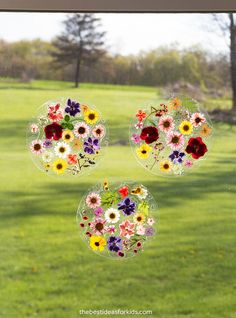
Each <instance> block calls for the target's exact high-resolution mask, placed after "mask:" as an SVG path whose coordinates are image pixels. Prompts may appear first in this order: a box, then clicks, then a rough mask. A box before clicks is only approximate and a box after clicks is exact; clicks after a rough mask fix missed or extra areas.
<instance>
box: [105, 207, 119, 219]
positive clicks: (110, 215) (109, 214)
mask: <svg viewBox="0 0 236 318" xmlns="http://www.w3.org/2000/svg"><path fill="white" fill-rule="evenodd" d="M119 219H120V212H119V211H118V210H117V209H114V208H110V209H108V210H106V212H105V220H106V221H107V222H108V223H116V222H118V221H119Z"/></svg>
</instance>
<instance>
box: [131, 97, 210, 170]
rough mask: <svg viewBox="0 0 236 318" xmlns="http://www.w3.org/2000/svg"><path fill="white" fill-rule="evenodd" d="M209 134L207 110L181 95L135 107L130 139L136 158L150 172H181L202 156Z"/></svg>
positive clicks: (203, 156)
mask: <svg viewBox="0 0 236 318" xmlns="http://www.w3.org/2000/svg"><path fill="white" fill-rule="evenodd" d="M153 104H154V103H153ZM211 134H212V125H211V123H210V121H209V119H208V116H207V114H206V113H205V112H203V111H201V110H200V109H199V107H198V104H197V103H196V102H195V101H194V100H192V99H190V98H187V97H184V96H182V97H174V98H171V99H170V100H169V101H168V102H166V103H165V104H163V103H162V104H159V105H157V106H156V105H155V106H152V105H151V106H150V108H149V110H148V111H147V110H144V109H139V110H137V112H136V114H135V120H134V122H133V124H132V125H131V130H130V140H131V145H132V147H133V149H134V152H135V154H136V157H137V159H138V161H139V162H140V163H141V164H142V165H143V166H144V167H145V168H147V169H148V170H149V171H150V172H152V173H154V174H162V175H183V174H185V173H186V172H187V171H190V170H191V169H192V168H193V167H195V166H197V165H198V163H199V162H200V161H202V159H205V158H206V155H207V153H208V151H209V143H210V136H211Z"/></svg>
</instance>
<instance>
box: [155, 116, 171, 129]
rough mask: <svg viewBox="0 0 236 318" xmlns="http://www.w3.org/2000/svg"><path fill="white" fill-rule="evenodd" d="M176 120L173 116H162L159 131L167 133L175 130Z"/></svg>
mask: <svg viewBox="0 0 236 318" xmlns="http://www.w3.org/2000/svg"><path fill="white" fill-rule="evenodd" d="M174 126H175V125H174V120H173V118H172V117H171V116H162V117H161V118H160V120H159V125H158V127H159V129H160V130H161V131H164V132H165V133H168V132H170V131H171V130H173V129H174Z"/></svg>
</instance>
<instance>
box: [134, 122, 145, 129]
mask: <svg viewBox="0 0 236 318" xmlns="http://www.w3.org/2000/svg"><path fill="white" fill-rule="evenodd" d="M134 127H135V128H136V129H143V123H142V122H141V121H140V122H138V123H137V124H135V125H134Z"/></svg>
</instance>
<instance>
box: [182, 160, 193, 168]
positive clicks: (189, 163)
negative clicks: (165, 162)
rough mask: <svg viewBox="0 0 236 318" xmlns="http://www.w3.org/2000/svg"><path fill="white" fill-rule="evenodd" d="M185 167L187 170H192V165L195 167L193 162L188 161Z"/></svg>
mask: <svg viewBox="0 0 236 318" xmlns="http://www.w3.org/2000/svg"><path fill="white" fill-rule="evenodd" d="M184 165H185V167H187V168H191V167H192V165H193V162H192V161H191V160H186V161H185V163H184Z"/></svg>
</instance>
